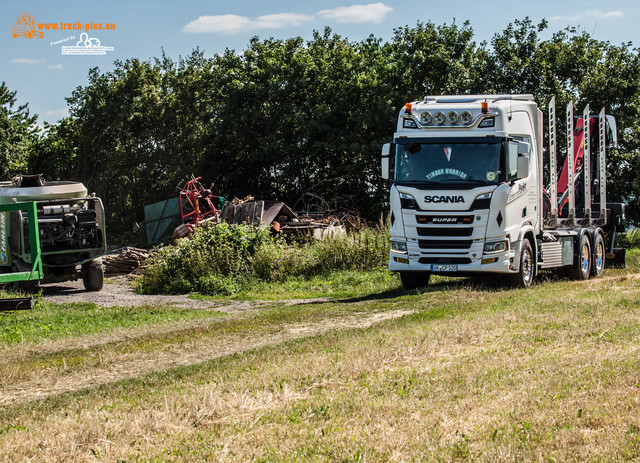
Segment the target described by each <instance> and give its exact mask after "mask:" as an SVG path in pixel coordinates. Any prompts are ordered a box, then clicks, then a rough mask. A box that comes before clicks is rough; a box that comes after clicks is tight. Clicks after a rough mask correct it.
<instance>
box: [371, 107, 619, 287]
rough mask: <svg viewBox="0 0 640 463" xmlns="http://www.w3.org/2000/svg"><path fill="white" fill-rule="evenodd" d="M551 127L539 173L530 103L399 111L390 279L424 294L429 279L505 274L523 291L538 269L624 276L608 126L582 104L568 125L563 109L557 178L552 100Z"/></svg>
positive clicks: (538, 129) (392, 160)
mask: <svg viewBox="0 0 640 463" xmlns="http://www.w3.org/2000/svg"><path fill="white" fill-rule="evenodd" d="M548 120H549V155H548V158H549V163H548V167H547V168H545V166H544V158H545V156H544V155H543V152H544V149H543V144H544V140H543V114H542V112H541V111H540V109H539V108H538V106H537V104H536V103H535V101H534V100H533V96H532V95H467V96H433V97H427V98H425V99H424V100H422V101H414V102H411V103H407V104H406V105H405V107H404V108H402V109H401V111H400V115H399V118H398V126H397V130H396V133H395V135H394V141H393V143H388V144H385V145H384V146H383V149H382V175H383V177H384V178H387V179H389V178H390V177H392V180H393V183H392V186H391V192H390V203H391V213H390V235H391V249H390V256H389V270H391V271H394V272H400V276H401V280H402V284H403V286H404V288H405V289H414V288H416V287H421V286H426V285H427V284H428V282H429V277H430V275H431V274H442V275H450V276H474V275H477V276H479V275H486V274H491V273H493V274H502V275H505V276H507V277H508V278H509V279H510V280H511V281H512V283H514V284H516V285H517V286H522V287H526V286H529V285H530V284H531V282H532V281H533V279H534V277H535V276H536V275H537V274H538V272H539V271H540V270H554V271H557V272H559V273H565V274H566V275H568V276H569V277H570V278H575V279H583V280H584V279H588V278H590V277H591V276H598V275H600V274H601V273H602V271H603V269H604V265H605V260H606V259H607V258H609V259H612V260H613V261H614V262H616V263H618V264H620V263H622V265H623V262H624V250H618V249H614V238H615V233H616V231H622V230H623V229H624V205H622V204H613V203H609V204H608V203H607V201H606V173H605V149H606V147H607V145H608V144H611V143H615V120H614V119H613V118H612V117H611V116H606V115H605V113H604V109H603V110H602V111H601V112H600V114H599V115H597V116H595V115H591V114H590V112H589V107H588V105H587V107H586V108H585V110H584V112H583V114H582V115H581V116H580V117H574V115H573V105H572V104H571V103H570V104H569V106H568V108H567V116H566V124H567V125H566V127H567V140H566V150H563V151H566V155H565V160H564V166H563V168H562V170H561V171H560V172H558V168H557V165H558V162H557V151H558V148H557V147H558V144H557V142H556V114H555V98H554V99H552V100H551V102H550V103H549V117H548ZM391 165H394V166H395V168H394V172H393V175H392V176H391V175H390V166H391ZM569 166H572V167H569ZM545 170H547V174H546V175H548V178H549V180H548V187H547V188H546V189H545V187H544V183H543V182H544V180H543V179H544V175H545V174H544V173H545Z"/></svg>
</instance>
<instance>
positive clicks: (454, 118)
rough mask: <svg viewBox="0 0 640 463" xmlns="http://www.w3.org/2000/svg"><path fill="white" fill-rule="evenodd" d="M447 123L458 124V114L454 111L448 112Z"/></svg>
mask: <svg viewBox="0 0 640 463" xmlns="http://www.w3.org/2000/svg"><path fill="white" fill-rule="evenodd" d="M447 121H449V124H455V123H457V122H458V113H457V112H455V111H449V112H448V113H447Z"/></svg>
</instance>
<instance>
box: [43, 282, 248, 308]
mask: <svg viewBox="0 0 640 463" xmlns="http://www.w3.org/2000/svg"><path fill="white" fill-rule="evenodd" d="M42 295H43V296H44V298H45V299H46V300H47V301H50V302H55V303H56V304H65V303H71V302H92V303H94V304H97V305H99V306H101V307H116V306H121V307H138V306H142V305H161V306H175V307H185V308H190V309H207V308H208V309H217V310H222V311H235V312H239V311H243V310H249V309H250V308H251V306H252V303H250V302H248V303H246V304H245V305H243V304H241V303H238V304H231V305H229V304H228V302H225V301H216V300H211V301H201V300H195V299H189V298H188V297H186V296H183V295H180V296H163V295H155V294H154V295H146V294H136V293H135V292H133V289H132V288H131V285H129V284H128V282H127V280H126V278H125V277H116V278H109V279H108V280H106V281H105V284H104V286H103V288H102V290H100V291H97V292H90V291H85V290H84V286H83V285H82V281H81V280H77V281H67V282H64V283H53V284H47V285H42ZM225 307H226V310H225Z"/></svg>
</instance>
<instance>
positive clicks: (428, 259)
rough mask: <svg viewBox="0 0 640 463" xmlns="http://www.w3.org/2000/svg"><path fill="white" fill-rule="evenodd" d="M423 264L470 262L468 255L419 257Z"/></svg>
mask: <svg viewBox="0 0 640 463" xmlns="http://www.w3.org/2000/svg"><path fill="white" fill-rule="evenodd" d="M418 262H420V263H421V264H470V263H471V259H469V258H468V257H421V258H420V259H418Z"/></svg>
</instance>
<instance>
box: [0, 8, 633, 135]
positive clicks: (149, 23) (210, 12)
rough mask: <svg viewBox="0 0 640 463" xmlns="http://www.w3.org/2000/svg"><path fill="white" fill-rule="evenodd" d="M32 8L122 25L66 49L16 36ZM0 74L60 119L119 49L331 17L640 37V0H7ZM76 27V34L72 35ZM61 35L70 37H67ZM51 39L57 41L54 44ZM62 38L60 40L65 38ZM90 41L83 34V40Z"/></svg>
mask: <svg viewBox="0 0 640 463" xmlns="http://www.w3.org/2000/svg"><path fill="white" fill-rule="evenodd" d="M24 11H28V12H29V13H31V15H32V16H33V18H34V20H35V22H36V23H60V22H64V23H70V24H71V23H74V24H75V23H78V22H80V23H81V24H86V23H89V22H94V23H104V24H106V23H113V24H115V26H116V27H115V30H90V31H88V32H87V33H88V36H87V37H85V38H97V39H98V40H100V45H102V46H105V47H113V50H108V51H105V53H106V55H103V56H100V55H63V54H62V47H63V46H77V45H78V42H79V41H80V34H81V33H82V32H83V31H78V30H65V31H61V30H57V31H52V30H49V31H44V32H43V35H44V36H43V38H42V39H38V38H32V39H27V38H25V37H17V38H13V37H12V35H11V32H12V30H13V27H14V25H15V24H16V20H17V17H18V15H20V14H21V13H22V12H24ZM0 12H1V14H0V30H4V31H5V32H4V33H2V34H0V81H6V82H7V85H8V86H9V88H10V89H12V90H17V91H18V100H19V102H20V103H25V102H28V103H29V107H30V109H31V112H32V113H34V112H35V113H38V114H39V123H40V124H42V123H43V121H48V122H55V121H56V120H58V119H60V118H61V117H63V116H64V115H66V114H67V104H66V101H65V97H67V96H69V95H70V94H71V92H72V91H73V90H74V89H75V88H76V87H77V86H79V85H85V84H86V83H87V73H88V71H89V69H90V68H92V67H95V66H98V67H99V68H100V69H101V70H102V71H109V70H111V69H112V67H113V61H114V60H116V59H119V60H125V59H127V58H130V57H136V58H140V59H148V58H151V57H155V56H159V55H160V54H161V51H162V49H164V50H165V52H166V53H167V54H168V55H169V56H170V57H172V58H177V57H178V56H179V55H183V56H185V55H188V54H189V53H191V50H193V49H194V48H195V47H200V49H201V50H203V51H204V52H205V55H206V56H211V55H214V54H216V53H220V52H222V51H224V50H225V48H231V49H235V50H238V51H241V50H243V49H244V48H245V47H246V45H247V43H248V42H249V40H250V39H251V37H253V36H256V35H257V36H258V37H260V38H268V37H275V38H281V39H284V38H288V37H296V36H301V37H303V38H307V39H308V38H310V37H311V35H312V33H313V31H314V30H320V31H322V30H323V29H324V27H325V26H329V27H331V29H332V30H333V31H334V32H336V33H338V34H340V35H342V36H346V37H348V38H349V39H351V40H354V41H357V40H361V39H363V38H365V37H367V36H369V35H370V34H373V35H375V36H376V37H381V38H383V39H389V38H390V37H391V36H392V34H393V29H394V28H395V27H400V26H404V25H409V26H414V25H415V24H416V22H417V21H424V22H426V21H432V22H434V23H436V24H443V23H447V24H451V23H452V22H453V21H454V19H455V21H456V22H457V23H459V24H462V23H463V22H464V21H465V20H469V21H470V22H471V26H472V27H473V29H474V31H475V36H476V41H477V42H480V41H482V40H490V39H491V37H492V36H493V34H495V33H497V32H500V31H502V30H503V29H504V28H505V27H506V26H507V24H508V23H509V22H512V21H513V20H514V19H522V18H524V17H525V16H529V17H530V18H531V19H532V20H533V21H535V22H537V21H539V20H541V19H542V18H546V19H547V20H548V21H549V25H550V28H549V31H550V33H551V32H553V31H557V30H560V29H562V28H564V27H566V26H568V25H571V26H575V27H577V28H578V29H580V30H585V31H587V32H588V33H590V34H592V35H593V36H594V37H595V38H597V39H599V40H608V41H610V42H612V43H614V44H620V43H623V42H629V41H630V42H633V44H634V46H638V44H640V28H638V26H637V20H638V19H639V18H640V2H637V0H609V1H608V2H603V1H591V0H583V1H573V2H569V1H565V0H537V1H535V2H515V1H513V0H510V1H506V0H475V1H470V0H457V1H450V0H449V1H433V0H423V1H415V0H411V1H410V0H384V1H381V2H377V1H367V0H364V1H357V0H356V1H349V0H330V1H308V2H299V1H291V0H272V1H271V2H264V1H256V0H244V1H242V2H229V1H218V0H209V1H200V0H197V1H189V0H184V1H182V2H175V1H171V2H169V1H164V0H157V1H153V2H152V1H142V0H141V1H136V0H129V1H124V0H106V1H102V2H96V1H91V0H83V1H50V0H49V1H42V0H37V1H28V0H27V1H25V0H20V1H14V0H2V4H1V5H0ZM72 36H74V37H75V38H74V39H70V37H72ZM61 41H63V42H61ZM52 42H53V44H52ZM58 42H59V43H58ZM83 43H84V42H81V43H80V45H82V44H83Z"/></svg>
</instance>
